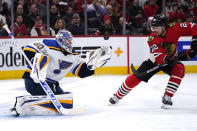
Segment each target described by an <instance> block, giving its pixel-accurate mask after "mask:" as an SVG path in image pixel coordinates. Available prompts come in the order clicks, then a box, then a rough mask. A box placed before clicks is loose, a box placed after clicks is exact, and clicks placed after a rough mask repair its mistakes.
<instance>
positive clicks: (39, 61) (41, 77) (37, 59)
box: [30, 53, 49, 83]
mask: <svg viewBox="0 0 197 131" xmlns="http://www.w3.org/2000/svg"><path fill="white" fill-rule="evenodd" d="M48 64H49V57H48V56H46V55H44V54H41V53H36V55H35V56H34V60H33V66H32V71H31V74H30V76H31V78H32V79H33V80H34V82H36V83H39V81H45V79H46V73H47V68H48Z"/></svg>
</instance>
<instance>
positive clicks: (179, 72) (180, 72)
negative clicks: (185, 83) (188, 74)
mask: <svg viewBox="0 0 197 131" xmlns="http://www.w3.org/2000/svg"><path fill="white" fill-rule="evenodd" d="M171 75H174V76H178V77H180V78H183V77H184V75H185V67H184V65H183V64H176V65H175V66H174V67H173V69H172V72H171Z"/></svg>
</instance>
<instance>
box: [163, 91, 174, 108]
mask: <svg viewBox="0 0 197 131" xmlns="http://www.w3.org/2000/svg"><path fill="white" fill-rule="evenodd" d="M162 103H163V105H162V106H161V108H163V109H170V108H171V107H172V104H173V103H172V99H171V97H170V96H168V95H166V94H164V95H163V97H162Z"/></svg>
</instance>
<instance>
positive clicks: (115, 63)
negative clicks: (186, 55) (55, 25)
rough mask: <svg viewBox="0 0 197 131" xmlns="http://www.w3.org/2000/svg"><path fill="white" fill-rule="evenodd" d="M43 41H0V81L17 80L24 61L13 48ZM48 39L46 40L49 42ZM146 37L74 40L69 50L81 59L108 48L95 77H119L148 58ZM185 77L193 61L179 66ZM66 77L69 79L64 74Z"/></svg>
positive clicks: (185, 44)
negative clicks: (108, 53) (107, 57)
mask: <svg viewBox="0 0 197 131" xmlns="http://www.w3.org/2000/svg"><path fill="white" fill-rule="evenodd" d="M42 39H43V38H20V39H19V38H18V39H16V40H11V39H9V38H4V39H0V79H16V78H21V76H22V74H23V72H24V70H25V68H26V61H25V59H24V57H23V56H22V54H21V53H20V51H19V50H17V48H21V47H23V46H25V45H27V44H29V43H31V42H35V41H40V40H42ZM49 39H50V38H49ZM147 40H148V37H145V36H142V37H141V36H137V37H133V36H130V37H129V36H120V37H119V36H112V37H110V39H109V40H104V39H103V37H74V38H73V47H74V49H75V50H76V52H78V53H79V54H80V55H81V57H82V58H84V59H85V57H86V56H85V54H86V52H87V51H91V50H95V49H97V48H99V47H101V46H104V45H108V46H112V50H113V52H112V57H111V60H110V61H109V62H108V63H107V64H106V65H105V66H104V67H101V68H98V69H96V72H95V74H96V75H117V74H118V75H120V74H129V73H132V72H131V70H130V64H131V63H133V64H134V65H135V66H136V67H137V66H139V65H140V64H141V63H142V61H144V60H145V59H147V58H148V57H149V47H148V44H147ZM190 40H191V37H182V38H180V39H179V43H178V50H179V51H181V50H184V49H188V48H190ZM183 63H184V64H185V66H186V72H187V73H197V58H194V59H192V60H191V61H187V62H183ZM67 76H72V74H68V75H67Z"/></svg>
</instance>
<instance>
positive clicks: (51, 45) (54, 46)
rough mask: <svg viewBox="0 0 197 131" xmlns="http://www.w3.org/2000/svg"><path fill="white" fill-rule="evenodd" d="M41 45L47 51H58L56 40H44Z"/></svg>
mask: <svg viewBox="0 0 197 131" xmlns="http://www.w3.org/2000/svg"><path fill="white" fill-rule="evenodd" d="M43 43H44V44H45V45H46V46H48V47H49V49H54V50H58V51H60V46H59V44H58V43H57V41H56V40H50V39H45V40H43Z"/></svg>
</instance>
